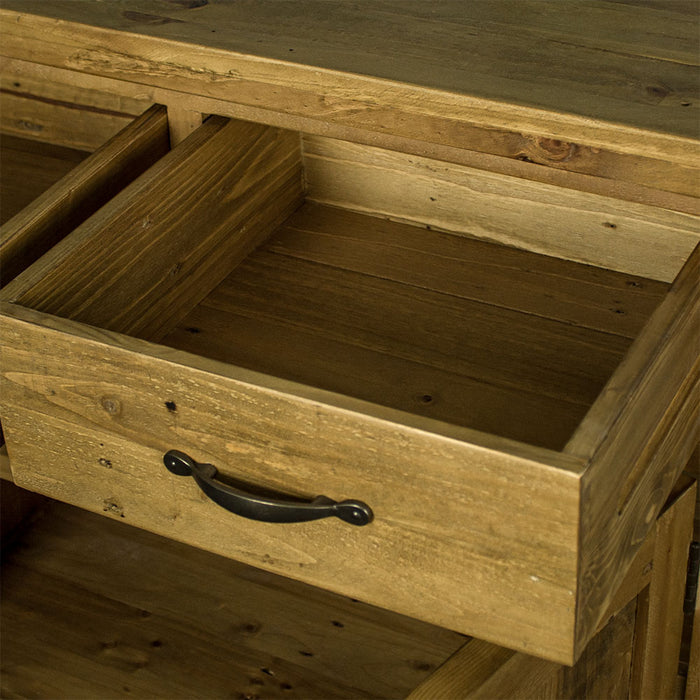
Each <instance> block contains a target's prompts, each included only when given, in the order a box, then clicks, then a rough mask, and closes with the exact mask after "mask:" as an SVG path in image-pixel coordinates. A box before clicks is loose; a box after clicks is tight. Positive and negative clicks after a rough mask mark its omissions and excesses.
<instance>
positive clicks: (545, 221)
mask: <svg viewBox="0 0 700 700" xmlns="http://www.w3.org/2000/svg"><path fill="white" fill-rule="evenodd" d="M304 164H305V170H306V177H307V182H308V197H309V199H310V200H313V201H317V202H320V203H323V204H330V205H334V206H340V207H344V208H347V209H353V210H358V211H363V212H368V213H371V214H376V215H378V216H383V217H388V218H391V219H397V220H401V221H414V222H415V221H418V222H421V223H423V224H424V225H428V226H430V227H432V228H435V229H439V230H444V231H451V232H456V233H457V232H459V233H465V234H468V235H470V236H475V237H478V238H485V239H487V240H491V241H498V242H501V243H505V244H507V245H512V246H516V247H519V248H526V249H528V250H532V251H535V252H540V253H544V254H546V255H552V256H555V257H561V258H567V259H571V260H575V261H577V262H583V263H585V264H590V265H597V266H598V267H605V268H608V269H612V270H619V271H622V272H627V273H630V274H635V275H641V276H643V277H650V278H653V279H659V280H664V281H671V280H673V279H674V278H675V276H676V275H677V274H678V272H679V271H680V269H681V267H682V265H683V263H684V262H685V260H686V259H687V258H688V256H689V255H690V253H691V252H692V250H693V248H694V247H695V246H696V245H697V244H698V241H700V224H699V223H698V219H697V217H695V216H691V215H688V214H683V213H679V212H671V211H666V210H662V209H658V208H655V207H650V206H645V205H640V204H633V203H626V202H620V201H617V200H615V199H612V198H610V197H603V196H600V195H595V194H588V193H584V192H576V191H572V190H568V189H563V188H560V187H554V186H550V185H545V184H542V183H537V182H529V181H527V180H522V179H520V178H515V177H508V176H504V175H500V174H496V173H487V172H483V171H480V170H476V169H474V168H470V167H466V166H463V165H458V164H450V163H442V162H439V161H435V160H431V159H427V158H421V157H417V156H414V155H410V154H403V153H394V152H391V151H387V150H383V149H379V148H370V147H367V146H362V145H358V144H352V143H346V142H342V141H334V140H330V139H323V138H319V137H310V136H306V137H305V138H304ZM397 173H401V176H400V177H397V175H396V174H397ZM659 240H663V241H664V246H663V247H662V248H660V247H659V246H658V241H659Z"/></svg>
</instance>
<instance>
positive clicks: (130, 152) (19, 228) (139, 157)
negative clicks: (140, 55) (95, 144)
mask: <svg viewBox="0 0 700 700" xmlns="http://www.w3.org/2000/svg"><path fill="white" fill-rule="evenodd" d="M167 129H168V123H167V119H166V113H165V109H164V108H163V107H159V106H154V107H152V108H150V109H149V110H147V111H146V112H145V113H144V114H143V115H142V116H141V117H140V118H138V119H136V120H135V121H134V122H133V123H131V124H130V125H129V126H127V127H126V128H125V129H124V130H123V131H121V132H120V133H119V134H118V135H117V136H115V137H114V138H112V139H110V140H109V141H108V142H107V143H105V144H104V145H103V146H102V147H100V148H99V149H98V150H97V151H95V153H93V154H91V155H90V156H89V157H88V158H86V159H85V160H83V161H82V162H81V163H80V164H79V165H76V166H75V167H74V168H73V169H72V170H71V171H70V172H69V173H67V174H66V175H65V177H63V178H61V180H60V181H59V182H57V183H56V184H54V185H53V186H52V187H51V188H50V189H48V190H47V191H45V192H43V193H42V194H41V195H40V196H39V197H37V198H36V199H34V200H33V201H32V202H31V204H29V205H28V206H26V207H25V208H24V209H22V211H21V212H19V213H18V214H16V215H15V216H14V217H12V219H10V220H9V221H7V222H6V223H5V224H4V225H3V226H2V228H0V266H2V274H3V277H5V276H6V277H7V279H12V278H13V277H15V276H16V275H17V274H18V273H19V272H20V271H22V270H24V269H25V268H26V267H28V266H29V265H31V263H33V262H34V261H35V260H38V259H39V258H40V257H41V256H42V255H43V254H44V253H45V252H47V251H48V250H50V249H51V248H53V246H55V245H56V243H58V242H59V241H60V240H62V239H63V238H64V237H65V236H66V235H67V234H68V233H70V232H71V231H72V230H73V229H74V228H76V227H77V226H78V225H80V224H81V223H82V222H83V221H85V220H86V219H87V218H88V217H90V216H91V215H92V214H93V213H95V212H96V211H97V210H98V209H99V208H100V207H101V206H102V205H104V204H105V203H107V202H108V201H109V200H110V199H111V198H112V197H114V196H115V195H116V194H117V193H118V192H119V191H121V190H122V189H123V188H124V187H126V185H128V184H129V183H131V182H132V181H133V180H134V179H136V178H137V177H138V176H139V175H140V174H141V173H143V172H144V171H145V170H146V169H147V168H149V167H150V166H151V165H153V164H154V163H155V162H156V161H157V160H158V159H159V158H160V157H161V156H163V155H165V153H166V152H167V151H168V130H167ZM21 176H22V172H21V171H20V172H14V171H12V170H11V169H9V168H8V167H7V165H6V163H5V162H3V179H5V178H10V179H14V178H15V177H21Z"/></svg>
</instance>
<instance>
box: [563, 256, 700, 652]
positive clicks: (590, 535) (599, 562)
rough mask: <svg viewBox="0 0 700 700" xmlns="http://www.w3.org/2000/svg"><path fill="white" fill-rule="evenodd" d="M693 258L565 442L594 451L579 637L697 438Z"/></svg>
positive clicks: (585, 454) (587, 487)
mask: <svg viewBox="0 0 700 700" xmlns="http://www.w3.org/2000/svg"><path fill="white" fill-rule="evenodd" d="M699 262H700V249H698V250H696V251H695V253H694V254H693V256H692V257H691V259H690V260H689V261H688V263H687V264H686V266H685V267H684V269H683V272H682V273H681V274H680V275H679V277H678V279H677V280H676V282H675V283H674V285H673V287H672V288H671V291H670V292H669V294H668V296H667V297H666V299H665V300H664V301H663V302H662V304H661V305H660V306H659V307H658V308H657V309H656V311H655V312H654V314H653V315H652V317H651V320H650V321H649V323H648V324H647V325H646V327H645V328H644V330H643V331H642V333H641V334H640V336H639V337H638V338H637V340H636V341H635V343H634V345H633V346H632V348H631V349H630V351H629V353H628V354H627V356H626V358H625V360H624V361H623V363H622V364H621V365H620V367H619V368H618V370H617V371H616V372H615V374H614V375H613V377H612V379H611V380H610V382H609V383H608V385H607V387H606V388H605V390H604V391H603V392H602V393H601V396H600V398H599V399H598V400H597V401H596V403H595V404H594V405H593V407H592V408H591V410H590V412H589V414H588V415H587V417H586V419H585V420H584V421H583V423H582V424H581V426H580V428H579V429H578V431H577V433H576V434H575V435H574V437H573V438H572V440H571V441H570V443H569V445H568V446H567V447H566V450H565V451H566V452H568V453H569V454H576V455H578V456H579V457H581V458H587V459H588V460H590V466H589V468H588V469H587V471H586V473H585V475H584V478H583V484H582V485H583V492H582V499H583V500H582V504H583V512H582V533H583V540H582V573H581V575H582V579H581V580H582V582H583V586H582V588H581V591H580V595H581V598H580V600H579V604H580V618H579V635H580V638H581V640H582V642H581V643H582V644H584V643H585V642H584V641H583V640H585V638H586V636H587V635H590V634H591V633H592V627H593V626H595V625H596V624H597V621H594V620H596V613H595V612H594V611H595V610H599V611H600V609H601V608H602V607H603V606H604V605H605V604H606V603H605V602H604V598H605V596H606V595H609V594H606V593H605V592H606V591H612V590H614V589H615V588H616V585H617V583H618V582H619V580H621V577H622V576H623V575H624V571H625V570H626V567H627V565H628V563H629V561H631V558H632V557H633V556H634V553H635V551H636V549H637V548H638V547H639V546H640V545H641V543H642V541H643V540H644V537H645V536H646V533H647V532H648V530H649V528H650V527H651V523H652V522H653V520H654V518H655V517H656V515H657V514H658V513H659V512H660V510H661V507H662V506H663V503H664V501H665V500H666V498H667V496H668V494H669V493H670V492H671V489H672V487H673V485H674V484H675V482H676V480H677V479H678V477H679V476H680V474H681V472H682V471H683V468H684V467H685V465H686V464H687V462H688V459H689V457H690V455H691V453H692V451H693V450H694V449H695V446H696V445H697V442H698V434H697V431H698V422H697V411H698V402H699V401H700V360H698V348H699V347H700V345H699V343H700V337H699V336H698V332H699V331H700V323H699V318H698V314H699V309H700V302H699V299H700V287H699V286H698V284H697V280H698V274H699V273H698V264H699ZM612 465H615V468H614V469H613V468H612ZM602 581H606V582H608V583H607V584H606V585H603V583H602Z"/></svg>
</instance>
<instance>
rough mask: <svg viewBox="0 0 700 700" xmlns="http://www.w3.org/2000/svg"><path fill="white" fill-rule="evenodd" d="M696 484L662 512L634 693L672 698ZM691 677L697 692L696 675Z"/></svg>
mask: <svg viewBox="0 0 700 700" xmlns="http://www.w3.org/2000/svg"><path fill="white" fill-rule="evenodd" d="M696 488H697V485H696V484H695V485H692V486H691V487H689V488H687V489H686V490H685V491H684V492H683V493H682V494H681V495H680V496H679V499H678V505H677V507H675V508H673V509H671V510H669V511H667V512H666V513H664V514H662V515H661V517H660V518H659V519H658V521H657V523H656V546H655V548H654V568H653V571H652V577H651V583H650V585H649V588H648V590H647V591H646V592H645V594H644V595H643V596H640V606H639V609H638V611H637V628H638V634H637V639H636V643H635V649H634V663H633V674H632V687H631V695H632V697H639V698H667V697H672V696H673V693H674V689H675V683H676V676H677V673H678V659H679V655H680V648H681V634H682V629H683V596H684V593H685V584H686V563H687V561H688V547H689V545H690V542H691V539H692V532H693V516H694V513H695V492H696ZM689 678H690V679H691V680H690V685H691V693H692V683H693V680H692V673H689ZM691 696H692V695H691Z"/></svg>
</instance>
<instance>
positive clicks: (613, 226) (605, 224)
mask: <svg viewBox="0 0 700 700" xmlns="http://www.w3.org/2000/svg"><path fill="white" fill-rule="evenodd" d="M603 226H605V228H617V224H613V223H612V222H610V221H606V222H605V223H604V224H603Z"/></svg>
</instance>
